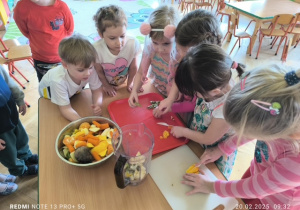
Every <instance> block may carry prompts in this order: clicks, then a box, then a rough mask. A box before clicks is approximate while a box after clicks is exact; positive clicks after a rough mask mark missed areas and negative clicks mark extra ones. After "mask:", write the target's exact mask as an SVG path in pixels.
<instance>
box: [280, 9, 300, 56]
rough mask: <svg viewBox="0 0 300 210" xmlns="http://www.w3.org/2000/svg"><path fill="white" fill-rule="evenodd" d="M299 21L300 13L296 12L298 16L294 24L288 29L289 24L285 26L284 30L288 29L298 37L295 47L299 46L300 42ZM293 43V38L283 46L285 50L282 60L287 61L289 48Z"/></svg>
mask: <svg viewBox="0 0 300 210" xmlns="http://www.w3.org/2000/svg"><path fill="white" fill-rule="evenodd" d="M299 21H300V13H297V14H296V17H295V19H294V21H293V26H292V27H291V28H290V29H289V30H288V26H284V27H283V28H284V30H288V33H289V34H292V35H294V36H296V37H297V40H296V43H295V45H294V48H296V47H297V45H298V43H299V40H300V38H299V36H300V25H299ZM291 45H292V40H291V39H290V40H288V41H287V43H285V45H284V46H283V51H282V56H281V60H282V61H286V59H287V55H288V52H289V49H290V47H291Z"/></svg>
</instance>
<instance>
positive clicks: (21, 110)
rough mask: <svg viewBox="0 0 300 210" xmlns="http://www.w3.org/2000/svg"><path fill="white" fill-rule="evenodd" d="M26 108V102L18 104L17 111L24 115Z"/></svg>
mask: <svg viewBox="0 0 300 210" xmlns="http://www.w3.org/2000/svg"><path fill="white" fill-rule="evenodd" d="M26 109H27V106H26V104H23V105H21V106H19V113H20V114H21V115H25V114H26Z"/></svg>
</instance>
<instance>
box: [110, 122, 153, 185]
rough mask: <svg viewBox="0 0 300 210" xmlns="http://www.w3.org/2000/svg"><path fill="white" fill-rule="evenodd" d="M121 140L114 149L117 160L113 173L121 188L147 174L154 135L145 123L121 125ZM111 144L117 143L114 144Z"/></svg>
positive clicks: (137, 182)
mask: <svg viewBox="0 0 300 210" xmlns="http://www.w3.org/2000/svg"><path fill="white" fill-rule="evenodd" d="M121 130H122V142H121V143H120V145H119V147H118V148H116V149H115V155H116V156H117V158H118V159H117V162H116V164H115V169H114V174H115V179H116V184H117V186H118V187H119V188H121V189H123V188H125V187H126V186H127V185H138V184H140V183H141V182H142V181H143V180H144V179H145V177H146V175H147V174H148V171H149V169H150V163H151V159H152V151H153V147H154V136H153V133H152V132H151V130H150V129H148V128H147V127H146V126H145V124H143V123H141V124H132V125H125V126H123V127H121ZM113 145H117V144H114V143H113Z"/></svg>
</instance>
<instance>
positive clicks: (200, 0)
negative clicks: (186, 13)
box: [194, 0, 213, 11]
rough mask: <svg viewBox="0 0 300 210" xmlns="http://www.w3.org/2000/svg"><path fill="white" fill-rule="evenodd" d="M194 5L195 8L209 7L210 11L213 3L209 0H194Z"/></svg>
mask: <svg viewBox="0 0 300 210" xmlns="http://www.w3.org/2000/svg"><path fill="white" fill-rule="evenodd" d="M194 7H195V9H200V8H202V7H205V9H206V8H209V7H210V10H211V11H212V9H213V3H212V1H210V0H195V2H194Z"/></svg>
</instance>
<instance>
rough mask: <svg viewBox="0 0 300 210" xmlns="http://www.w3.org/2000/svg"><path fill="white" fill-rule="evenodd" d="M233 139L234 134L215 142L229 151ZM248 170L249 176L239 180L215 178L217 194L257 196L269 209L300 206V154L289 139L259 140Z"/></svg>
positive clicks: (242, 196)
mask: <svg viewBox="0 0 300 210" xmlns="http://www.w3.org/2000/svg"><path fill="white" fill-rule="evenodd" d="M249 141H250V140H249ZM234 142H236V138H232V139H230V140H228V141H225V142H224V143H222V144H219V145H218V146H219V148H220V149H221V150H222V151H224V152H225V153H230V152H231V151H232V150H233V148H234V146H233V145H234ZM245 142H246V141H245V140H244V141H243V143H245ZM250 173H251V176H250V177H248V178H245V179H242V180H235V181H229V182H227V181H216V182H215V185H214V188H215V192H216V194H218V195H219V196H222V197H236V198H248V199H251V198H259V199H260V201H261V203H262V204H263V205H265V207H266V208H269V209H300V154H299V152H295V147H294V145H293V144H292V142H291V141H290V140H285V139H276V140H273V141H267V142H265V141H259V140H258V141H257V143H256V147H255V158H254V160H252V162H251V165H250ZM252 208H255V207H252Z"/></svg>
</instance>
